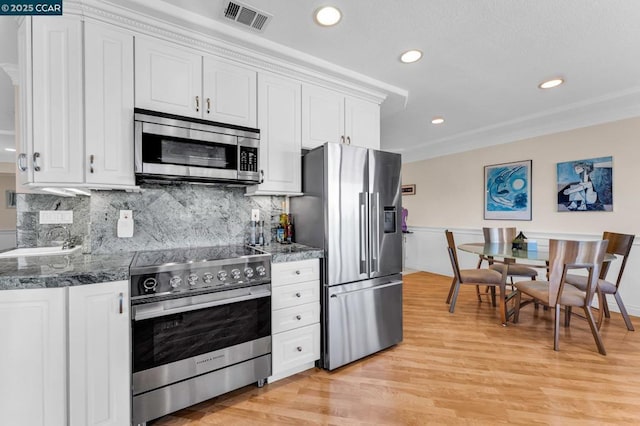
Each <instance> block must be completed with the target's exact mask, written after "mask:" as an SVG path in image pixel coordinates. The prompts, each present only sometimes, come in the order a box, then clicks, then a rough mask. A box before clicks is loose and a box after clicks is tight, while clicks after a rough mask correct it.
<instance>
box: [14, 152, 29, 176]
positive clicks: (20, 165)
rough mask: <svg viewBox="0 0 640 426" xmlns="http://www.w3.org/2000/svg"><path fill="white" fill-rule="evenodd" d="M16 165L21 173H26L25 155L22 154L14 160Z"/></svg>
mask: <svg viewBox="0 0 640 426" xmlns="http://www.w3.org/2000/svg"><path fill="white" fill-rule="evenodd" d="M16 165H17V166H18V170H20V171H21V172H26V171H27V154H25V153H22V154H20V155H18V157H17V158H16Z"/></svg>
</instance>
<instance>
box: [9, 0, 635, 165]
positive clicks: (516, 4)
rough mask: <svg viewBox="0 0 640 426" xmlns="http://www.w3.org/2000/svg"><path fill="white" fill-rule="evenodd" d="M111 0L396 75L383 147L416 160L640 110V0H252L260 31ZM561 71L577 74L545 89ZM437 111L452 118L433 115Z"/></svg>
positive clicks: (277, 49)
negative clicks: (328, 9)
mask: <svg viewBox="0 0 640 426" xmlns="http://www.w3.org/2000/svg"><path fill="white" fill-rule="evenodd" d="M109 2H111V3H115V4H120V5H123V6H126V7H129V8H131V9H132V10H134V11H135V12H137V13H146V14H150V15H153V16H156V17H160V18H162V19H166V20H169V21H173V22H175V23H179V24H182V25H185V26H190V27H192V28H194V29H197V30H198V31H202V32H209V33H210V34H212V35H215V36H218V37H220V36H222V37H225V38H227V37H228V38H229V40H231V41H232V42H234V43H236V44H239V45H244V46H257V47H258V48H259V49H261V50H262V51H265V50H267V51H268V53H270V54H272V55H274V56H279V57H282V58H286V59H287V60H289V61H291V62H305V61H306V62H307V63H309V64H311V65H310V66H312V67H313V68H323V69H333V72H335V70H336V69H337V70H340V72H341V73H343V74H345V75H349V76H350V77H352V78H353V77H354V76H356V78H357V77H359V76H360V77H362V76H367V77H369V78H371V79H375V80H377V83H376V84H379V85H380V86H383V87H384V86H385V85H384V84H381V83H379V82H384V83H385V84H386V88H387V89H388V92H389V93H390V96H389V99H388V100H387V101H385V102H384V103H383V105H382V127H381V137H382V147H383V149H387V150H393V151H397V152H401V153H403V156H404V159H405V161H413V160H419V159H423V158H430V157H436V156H440V155H446V154H449V153H453V152H459V151H464V150H469V149H474V148H478V147H482V146H489V145H494V144H500V143H506V142H511V141H514V140H519V139H525V138H528V137H533V136H538V135H542V134H546V133H552V132H557V131H562V130H568V129H571V128H576V127H582V126H585V125H590V124H597V123H601V122H607V121H613V120H617V119H622V118H627V117H631V116H638V115H640V60H638V56H637V55H638V52H640V24H639V23H640V1H638V0H591V1H588V2H585V1H584V0H562V1H558V0H536V1H530V0H473V1H471V0H334V1H331V0H329V1H326V0H307V1H292V0H260V1H258V0H246V1H245V0H243V1H241V3H244V4H247V5H249V6H256V7H257V8H258V9H259V10H262V11H264V12H267V13H269V14H271V15H273V19H272V20H271V22H270V23H269V24H268V25H267V26H266V28H265V30H264V31H263V32H260V33H259V32H255V31H252V30H249V29H245V28H242V27H240V26H237V25H233V24H229V23H228V22H229V21H228V20H226V19H225V18H223V17H222V10H223V9H224V7H225V5H226V3H227V1H226V0H171V1H166V2H164V1H160V0H109ZM326 4H332V5H335V6H337V7H338V8H339V9H340V10H341V11H342V12H343V18H342V20H341V21H340V23H339V24H338V25H336V26H335V27H330V28H323V27H320V26H318V25H316V24H315V23H314V20H313V12H314V11H315V10H316V9H317V8H318V7H319V6H322V5H326ZM178 8H181V9H184V12H183V11H181V10H180V9H178ZM189 12H193V13H189ZM3 18H4V17H3ZM194 20H196V21H197V22H198V24H197V25H195V24H188V23H187V21H191V22H193V21H194ZM2 25H4V22H3V21H0V26H2ZM0 40H2V41H0V44H2V43H5V42H4V40H6V38H4V37H3V38H2V39H0ZM407 49H420V50H422V51H423V52H424V57H423V59H422V60H420V61H419V62H417V63H414V64H403V63H401V62H400V61H399V56H400V54H401V53H402V52H403V51H405V50H407ZM0 54H1V48H0ZM308 55H310V56H308ZM312 57H315V58H319V59H320V60H317V59H313V58H312ZM1 62H2V57H1V56H0V63H1ZM329 63H332V64H336V65H338V66H339V68H336V67H332V66H331V65H328V64H329ZM346 70H351V71H350V72H349V71H346ZM555 76H561V77H563V78H565V79H566V83H565V84H564V85H562V86H560V87H558V88H555V89H550V90H546V91H543V90H541V89H538V87H537V86H538V84H539V83H540V82H542V81H543V80H545V79H548V78H550V77H555ZM1 83H2V81H0V84H1ZM0 90H2V94H3V96H2V98H3V99H4V98H5V96H4V94H5V89H4V87H0ZM407 93H408V96H407ZM1 113H2V112H1V111H0V114H1ZM434 116H443V117H444V118H445V120H446V121H445V123H444V124H441V125H437V126H436V125H433V124H431V118H432V117H434ZM0 119H1V117H0ZM2 125H3V123H2V122H1V121H0V130H1V129H2Z"/></svg>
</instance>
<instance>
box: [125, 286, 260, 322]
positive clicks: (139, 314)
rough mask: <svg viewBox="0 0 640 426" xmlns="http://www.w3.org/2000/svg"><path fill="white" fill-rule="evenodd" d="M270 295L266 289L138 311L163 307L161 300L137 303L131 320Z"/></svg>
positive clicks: (140, 319)
mask: <svg viewBox="0 0 640 426" xmlns="http://www.w3.org/2000/svg"><path fill="white" fill-rule="evenodd" d="M268 296H271V291H269V290H266V291H261V292H259V293H253V294H247V295H244V296H238V297H232V298H230V299H219V300H213V301H211V302H204V303H196V304H192V305H186V306H179V307H176V308H170V309H157V310H146V309H145V310H142V311H140V310H139V308H141V307H143V306H145V307H149V306H158V307H160V308H162V307H163V303H162V302H157V303H149V304H144V305H137V306H135V305H134V306H133V307H132V308H133V320H134V321H142V320H146V319H150V318H158V317H163V316H166V315H171V314H180V313H182V312H189V311H196V310H198V309H204V308H212V307H214V306H222V305H228V304H230V303H236V302H244V301H246V300H253V299H260V298H262V297H268Z"/></svg>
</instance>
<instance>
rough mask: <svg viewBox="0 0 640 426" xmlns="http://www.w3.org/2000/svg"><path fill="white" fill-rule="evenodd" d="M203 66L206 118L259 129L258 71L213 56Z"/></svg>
mask: <svg viewBox="0 0 640 426" xmlns="http://www.w3.org/2000/svg"><path fill="white" fill-rule="evenodd" d="M202 66H203V68H202V69H203V73H202V98H203V100H204V104H203V115H202V117H203V118H204V119H207V120H214V121H219V122H221V123H229V124H236V125H238V126H245V127H252V128H255V127H256V74H257V73H256V71H255V70H251V69H249V68H244V67H242V66H240V65H237V64H234V63H231V62H228V61H225V60H222V59H218V58H214V57H209V56H205V57H204V59H203V63H202Z"/></svg>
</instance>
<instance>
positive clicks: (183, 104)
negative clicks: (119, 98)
mask: <svg viewBox="0 0 640 426" xmlns="http://www.w3.org/2000/svg"><path fill="white" fill-rule="evenodd" d="M135 45H136V51H135V67H136V72H135V93H136V96H135V97H136V102H135V105H136V107H138V108H145V109H150V110H153V111H161V112H166V113H169V114H178V115H183V116H187V117H196V118H199V117H201V116H202V93H201V92H202V57H201V56H200V55H199V54H197V53H195V52H192V51H190V50H188V49H184V48H180V47H176V46H174V45H171V44H169V43H163V42H160V41H156V40H150V39H146V38H142V37H136V41H135Z"/></svg>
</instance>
